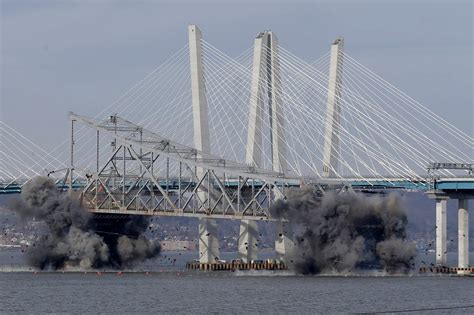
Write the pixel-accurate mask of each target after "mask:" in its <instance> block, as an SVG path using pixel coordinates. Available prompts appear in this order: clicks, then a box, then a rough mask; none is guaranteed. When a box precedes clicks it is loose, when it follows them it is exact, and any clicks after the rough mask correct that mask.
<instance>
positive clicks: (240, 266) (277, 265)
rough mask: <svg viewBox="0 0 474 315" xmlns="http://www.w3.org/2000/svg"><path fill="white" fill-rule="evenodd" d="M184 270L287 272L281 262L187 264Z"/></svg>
mask: <svg viewBox="0 0 474 315" xmlns="http://www.w3.org/2000/svg"><path fill="white" fill-rule="evenodd" d="M186 269H190V270H212V271H235V270H287V269H288V266H287V265H286V264H284V263H282V262H268V261H265V262H250V263H243V262H229V263H227V262H223V263H212V264H208V263H200V262H188V263H187V264H186Z"/></svg>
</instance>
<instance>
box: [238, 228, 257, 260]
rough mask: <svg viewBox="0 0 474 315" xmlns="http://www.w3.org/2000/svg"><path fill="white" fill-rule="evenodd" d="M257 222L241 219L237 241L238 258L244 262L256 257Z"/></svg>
mask: <svg viewBox="0 0 474 315" xmlns="http://www.w3.org/2000/svg"><path fill="white" fill-rule="evenodd" d="M257 238H258V222H257V221H254V220H241V221H240V233H239V242H238V250H239V253H238V258H239V259H240V260H242V262H244V263H248V262H252V261H253V260H256V259H257V252H258V246H257V241H258V239H257Z"/></svg>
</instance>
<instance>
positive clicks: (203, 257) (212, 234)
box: [199, 218, 219, 264]
mask: <svg viewBox="0 0 474 315" xmlns="http://www.w3.org/2000/svg"><path fill="white" fill-rule="evenodd" d="M217 237H218V235H217V222H216V220H214V219H207V218H205V219H199V262H200V263H203V264H211V263H215V262H216V261H217V260H218V259H219V241H218V238H217Z"/></svg>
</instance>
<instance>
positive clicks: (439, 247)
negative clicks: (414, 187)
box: [436, 199, 448, 266]
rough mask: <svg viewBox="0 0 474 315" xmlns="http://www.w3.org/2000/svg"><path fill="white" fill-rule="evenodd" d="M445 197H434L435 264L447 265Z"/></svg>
mask: <svg viewBox="0 0 474 315" xmlns="http://www.w3.org/2000/svg"><path fill="white" fill-rule="evenodd" d="M446 204H447V200H446V199H436V265H438V266H447V265H448V261H447V247H446V242H447V234H446V233H447V230H446V221H447V218H446Z"/></svg>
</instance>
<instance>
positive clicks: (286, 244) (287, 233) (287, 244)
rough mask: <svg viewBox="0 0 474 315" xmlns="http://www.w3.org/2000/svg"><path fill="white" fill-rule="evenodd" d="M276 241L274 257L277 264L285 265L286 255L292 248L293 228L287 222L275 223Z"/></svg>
mask: <svg viewBox="0 0 474 315" xmlns="http://www.w3.org/2000/svg"><path fill="white" fill-rule="evenodd" d="M276 227H277V239H276V241H275V255H276V257H275V258H276V260H277V261H278V262H283V263H287V261H286V260H287V259H286V254H287V253H288V252H290V250H291V248H292V247H293V246H294V243H293V227H292V225H291V223H288V222H277V223H276Z"/></svg>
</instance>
